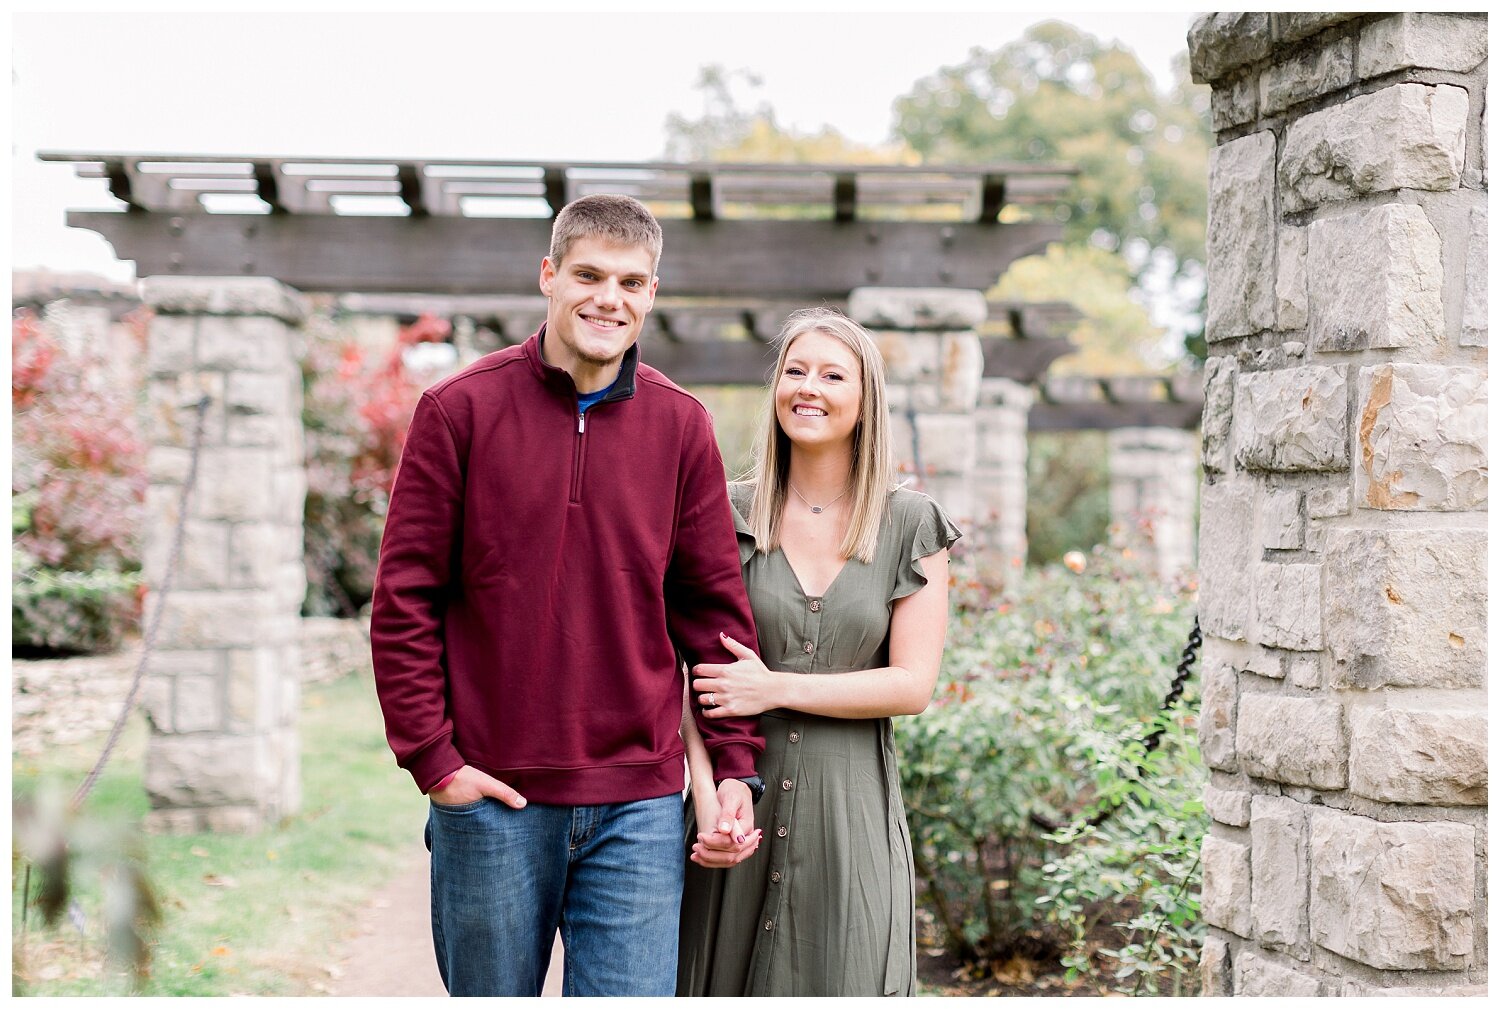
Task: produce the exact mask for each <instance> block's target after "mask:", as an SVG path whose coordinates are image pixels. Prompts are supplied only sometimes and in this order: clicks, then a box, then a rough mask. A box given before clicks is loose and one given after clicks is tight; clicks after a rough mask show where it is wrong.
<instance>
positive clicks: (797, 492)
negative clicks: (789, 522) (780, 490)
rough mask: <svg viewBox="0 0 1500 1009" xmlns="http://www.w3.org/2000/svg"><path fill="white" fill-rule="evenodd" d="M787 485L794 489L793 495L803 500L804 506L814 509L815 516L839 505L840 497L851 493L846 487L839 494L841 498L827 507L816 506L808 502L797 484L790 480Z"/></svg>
mask: <svg viewBox="0 0 1500 1009" xmlns="http://www.w3.org/2000/svg"><path fill="white" fill-rule="evenodd" d="M786 485H787V486H788V487H790V488H791V489H792V493H793V494H795V495H797V497H798V498H800V499H801V501H802V503H803V504H805V505H807V507H809V508H811V509H812V513H813V514H814V515H821V514H823V512H824V511H825V510H826V509H828V508H832V507H833V506H834V505H835V504H837V503H838V500H839V498H840V497H843V496H844V495H845V494H847V493H849V488H848V487H845V488H844V489H843V491H842V492H841V493H840V494H839V497H836V498H834V499H833V500H832V501H830V502H828V503H827V504H826V505H815V504H813V503H812V502H811V501H809V500H807V498H805V497H802V492H801V491H800V490H798V489H797V486H796V484H794V483H792V482H791V481H790V480H788V481H787V482H786Z"/></svg>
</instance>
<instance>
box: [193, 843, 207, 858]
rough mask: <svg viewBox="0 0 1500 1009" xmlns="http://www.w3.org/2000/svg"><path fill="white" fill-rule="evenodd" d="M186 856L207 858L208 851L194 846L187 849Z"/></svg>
mask: <svg viewBox="0 0 1500 1009" xmlns="http://www.w3.org/2000/svg"><path fill="white" fill-rule="evenodd" d="M188 854H189V855H197V856H198V857H199V858H207V857H208V849H207V848H200V847H198V846H197V845H194V846H193V847H191V848H189V849H188Z"/></svg>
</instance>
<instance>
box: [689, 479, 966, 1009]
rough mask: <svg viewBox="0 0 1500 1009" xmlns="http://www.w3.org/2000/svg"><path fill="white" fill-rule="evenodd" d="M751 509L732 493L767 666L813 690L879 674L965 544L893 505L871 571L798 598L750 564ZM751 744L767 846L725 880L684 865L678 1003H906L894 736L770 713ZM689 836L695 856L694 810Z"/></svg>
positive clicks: (790, 579) (740, 488)
mask: <svg viewBox="0 0 1500 1009" xmlns="http://www.w3.org/2000/svg"><path fill="white" fill-rule="evenodd" d="M750 494H751V490H750V488H749V487H748V486H746V485H732V486H731V487H730V499H731V501H732V502H733V503H734V510H735V516H734V518H735V531H736V532H737V533H738V536H739V544H740V564H741V566H742V568H743V570H744V575H745V589H746V591H747V592H748V593H749V596H750V606H751V609H752V610H753V611H754V613H755V626H756V631H757V634H758V636H759V639H760V654H761V657H762V659H763V660H764V661H765V663H766V665H767V666H768V667H769V668H771V669H775V670H781V671H785V672H798V673H812V674H816V673H840V672H848V671H850V670H855V669H875V668H879V667H881V666H885V665H889V659H888V651H889V646H890V640H889V638H890V624H891V604H892V603H893V602H894V601H895V600H897V599H900V598H901V597H902V596H907V595H911V594H912V593H913V592H916V591H917V590H918V589H920V588H921V587H922V586H923V585H925V584H926V581H927V579H926V578H925V577H924V576H923V574H922V570H921V565H920V564H919V563H918V561H919V560H920V559H921V558H923V557H927V556H929V555H931V554H934V553H936V552H937V551H939V550H942V549H945V548H946V547H948V546H949V545H951V544H952V543H953V541H954V540H956V539H958V537H959V535H960V534H959V531H958V529H957V528H955V527H954V525H953V523H952V522H950V521H949V520H948V517H947V516H946V515H945V514H944V513H943V510H942V509H941V508H940V507H938V505H937V502H935V501H933V500H932V499H931V498H930V497H928V496H927V495H925V494H921V493H918V492H916V491H912V490H905V489H902V490H897V491H895V492H894V493H893V494H892V495H891V498H890V506H889V508H888V510H887V516H886V521H885V523H884V524H883V525H882V527H881V531H880V537H879V540H878V542H877V544H876V548H875V558H874V560H873V561H872V562H871V563H869V564H865V563H863V562H861V561H859V560H857V559H851V560H850V561H848V562H847V563H846V564H845V565H844V567H843V568H842V569H841V570H840V571H839V574H838V576H837V577H836V578H835V579H834V580H833V583H832V584H830V585H829V586H828V588H827V590H825V591H824V593H823V595H822V596H818V597H808V596H806V595H805V594H804V593H803V592H802V586H801V585H800V584H799V583H798V581H797V577H796V575H795V574H794V573H793V572H792V569H791V566H790V565H789V564H788V563H787V560H786V558H785V556H783V554H782V553H781V551H780V550H777V551H775V552H774V553H771V554H758V553H756V552H755V540H754V538H753V537H752V536H751V535H750V530H749V526H748V525H746V523H745V520H744V518H743V515H744V514H746V513H748V512H749V510H750ZM761 729H762V731H763V732H764V734H765V737H766V751H765V753H764V755H763V756H762V757H761V760H760V762H759V764H758V770H759V772H760V775H761V777H763V778H764V779H765V781H766V794H765V796H764V797H763V798H762V799H761V801H760V802H759V803H757V804H756V806H755V825H756V826H757V827H760V828H762V830H763V831H764V832H765V833H764V837H763V839H762V840H761V844H760V848H759V850H758V851H756V853H755V854H754V855H753V856H751V857H750V858H749V859H747V860H745V861H744V862H742V863H741V864H740V865H738V866H736V867H734V868H733V869H728V870H725V869H705V868H703V867H702V866H699V865H697V864H696V863H694V862H691V861H689V862H688V863H687V876H686V881H685V884H684V891H683V898H682V919H681V933H680V942H679V956H678V967H677V994H679V995H911V994H913V991H914V989H915V986H916V961H915V957H916V933H915V929H914V926H913V917H914V913H915V906H914V897H915V889H916V888H915V882H914V879H913V875H912V856H911V837H910V835H909V834H908V832H907V827H906V816H905V810H904V807H903V805H902V801H901V776H900V772H899V770H898V768H897V765H896V753H895V747H894V745H893V742H892V735H891V720H890V719H889V718H873V719H845V718H824V717H820V716H817V715H808V714H803V713H801V712H796V711H787V710H782V709H778V710H775V711H768V712H766V713H765V714H763V715H762V716H761ZM687 820H688V823H687V843H688V846H689V847H691V845H692V842H693V840H694V839H695V836H696V834H697V824H696V821H695V820H694V817H693V807H692V802H691V801H689V802H688V804H687Z"/></svg>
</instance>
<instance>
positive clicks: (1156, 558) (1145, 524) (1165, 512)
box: [1109, 427, 1198, 580]
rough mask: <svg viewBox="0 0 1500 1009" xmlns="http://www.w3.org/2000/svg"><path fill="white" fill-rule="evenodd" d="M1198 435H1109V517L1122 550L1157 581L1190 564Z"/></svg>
mask: <svg viewBox="0 0 1500 1009" xmlns="http://www.w3.org/2000/svg"><path fill="white" fill-rule="evenodd" d="M1197 498H1198V435H1197V433H1196V432H1193V431H1178V430H1175V429H1173V428H1166V427H1123V428H1119V429H1118V430H1115V431H1111V432H1109V514H1110V519H1111V525H1112V526H1113V527H1114V529H1115V530H1117V533H1116V535H1117V536H1118V537H1119V539H1120V541H1121V542H1122V544H1123V545H1126V546H1129V547H1130V548H1131V549H1133V550H1137V551H1140V552H1141V553H1143V554H1145V561H1146V564H1147V566H1148V567H1149V568H1150V569H1151V570H1152V571H1155V572H1156V576H1157V577H1158V578H1161V579H1164V580H1165V579H1168V578H1172V577H1175V576H1176V575H1178V574H1180V573H1181V572H1182V571H1183V569H1184V568H1189V567H1191V566H1192V564H1193V534H1194V533H1195V532H1196V529H1195V526H1196V524H1197V521H1196V520H1197V512H1196V509H1195V508H1194V505H1195V504H1196V503H1197Z"/></svg>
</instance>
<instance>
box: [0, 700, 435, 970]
mask: <svg viewBox="0 0 1500 1009" xmlns="http://www.w3.org/2000/svg"><path fill="white" fill-rule="evenodd" d="M301 730H302V768H303V800H302V808H301V810H300V811H299V812H298V813H297V814H296V815H295V816H292V817H290V818H288V819H286V820H284V821H283V822H282V823H280V824H279V825H277V826H275V827H272V828H267V829H265V830H263V831H262V832H261V833H259V834H256V835H253V836H230V835H216V834H193V835H184V836H177V837H170V836H160V835H146V836H141V835H139V833H138V828H139V824H140V822H141V820H142V818H143V817H144V816H145V814H146V812H147V810H148V808H149V805H148V802H147V800H146V796H145V794H144V792H143V790H142V787H141V768H142V766H143V763H144V752H145V738H146V730H145V727H144V724H143V723H142V722H141V721H140V719H139V717H138V716H137V719H136V721H135V723H134V724H132V725H131V727H130V728H129V729H128V731H127V733H126V735H125V737H124V739H123V740H122V743H121V747H120V749H119V750H117V752H116V754H115V756H114V758H113V760H112V761H111V764H110V766H109V768H108V770H106V772H105V774H104V775H103V777H101V779H100V781H99V783H98V786H97V787H96V788H95V790H94V792H93V794H92V795H91V796H90V798H89V802H88V804H87V807H86V809H85V815H84V816H83V817H82V818H81V821H80V823H79V825H78V828H77V829H75V831H74V833H73V834H72V836H73V837H74V847H75V848H76V850H77V851H78V853H79V854H78V855H77V857H76V861H78V862H79V863H80V864H79V865H78V866H77V870H76V872H75V873H74V875H75V879H74V887H75V891H74V898H75V899H76V901H77V904H78V906H79V908H80V909H81V910H82V912H83V930H82V932H80V931H79V929H78V928H77V927H76V926H75V925H74V924H73V923H70V921H69V920H68V917H67V916H66V915H65V916H64V917H63V918H62V919H61V920H60V921H59V922H58V923H57V924H55V925H54V926H52V927H50V928H44V927H41V925H40V920H39V916H38V915H37V913H36V910H35V908H32V909H31V910H30V912H29V913H28V919H29V920H28V923H27V928H26V930H25V934H24V936H23V931H22V926H21V907H22V899H21V882H22V878H23V873H24V863H23V862H21V861H20V860H19V859H17V858H15V857H14V856H13V857H12V883H11V893H12V899H11V922H12V933H11V934H12V959H13V965H14V970H13V989H14V991H15V993H16V994H28V995H115V994H126V993H130V992H131V991H132V989H131V983H130V975H129V972H128V971H127V970H126V969H125V968H124V967H123V966H122V965H120V964H118V963H115V962H112V961H110V960H109V959H108V957H107V956H106V953H105V947H106V941H105V934H104V927H103V923H102V921H101V909H102V906H103V905H102V900H103V897H102V894H101V889H102V884H101V876H100V872H99V870H98V867H97V865H90V864H88V863H89V860H88V858H87V857H86V856H87V853H88V851H89V850H93V849H97V848H98V846H99V844H101V843H102V842H100V841H98V840H97V838H100V837H104V836H111V837H113V838H114V843H116V844H124V845H126V846H127V847H128V846H129V845H130V844H131V843H134V844H136V845H137V847H138V850H139V852H140V853H141V854H140V862H141V864H142V866H143V868H144V871H145V874H146V877H147V879H148V880H149V882H150V885H151V886H152V888H153V890H154V892H155V895H156V899H157V902H158V904H159V906H160V909H161V912H162V920H161V923H160V924H159V926H157V928H156V929H155V931H154V932H153V934H152V948H151V965H150V973H149V976H148V977H147V978H146V979H145V980H144V982H143V983H142V984H141V986H140V988H139V989H136V990H137V991H138V993H140V994H146V995H231V994H254V995H299V994H314V993H315V992H316V991H317V989H315V988H314V987H313V985H314V983H316V982H319V981H323V982H326V981H327V980H328V974H327V971H326V967H327V966H328V965H329V964H331V963H333V962H334V960H335V958H336V956H337V952H338V946H339V943H340V941H341V940H342V939H343V938H345V937H346V936H347V935H349V934H350V932H351V929H352V926H353V921H354V919H353V911H354V909H356V908H357V907H358V906H360V905H361V904H362V903H364V902H365V901H366V900H368V899H369V898H370V897H371V896H372V895H373V894H374V893H375V892H376V891H377V890H379V889H380V888H381V886H383V885H384V884H385V883H386V882H387V881H388V880H389V878H390V877H391V875H392V873H393V871H398V870H399V869H400V868H401V867H403V866H405V865H406V864H409V863H408V860H409V859H410V857H411V855H412V852H413V851H414V850H418V851H419V850H420V849H419V848H416V845H419V844H420V843H421V842H420V840H419V838H420V831H421V829H422V823H423V819H424V817H425V815H426V802H425V800H424V799H423V798H422V796H421V794H420V793H418V792H417V790H416V788H414V787H413V785H412V782H411V779H410V777H409V776H408V775H407V774H406V772H404V771H401V770H399V769H398V768H397V767H396V766H395V762H394V760H393V759H392V757H391V754H390V751H389V750H388V749H387V748H386V744H385V738H384V736H383V731H382V723H381V719H380V710H379V706H378V705H377V704H376V701H375V691H374V685H373V683H372V682H371V681H370V679H369V678H368V677H367V676H358V675H355V676H349V677H345V678H344V679H342V680H339V681H337V682H334V683H332V684H328V685H326V686H320V687H315V688H310V689H308V690H307V691H306V692H305V694H304V697H303V705H302V720H301ZM102 744H103V740H102V739H100V740H98V741H96V742H93V743H90V744H88V745H82V746H77V747H65V748H57V749H55V750H53V751H51V752H49V753H47V754H46V755H45V756H43V757H42V758H40V759H37V760H28V759H24V758H20V757H15V758H13V761H12V769H13V794H14V796H15V797H16V798H18V799H19V798H26V797H30V796H35V795H37V794H39V793H41V792H43V791H45V790H48V789H51V790H54V791H55V792H60V794H62V795H64V796H66V795H70V794H71V793H72V790H73V789H74V788H76V787H77V784H78V782H80V781H81V780H82V779H83V776H84V774H86V773H87V771H88V768H89V766H90V764H91V763H92V761H93V759H94V758H95V757H96V756H97V754H98V751H99V749H100V747H101V746H102ZM89 838H95V839H96V840H94V841H90V840H89ZM131 838H133V839H134V840H133V842H132V841H131V840H129V839H131ZM36 884H37V874H36V873H35V871H33V873H32V887H33V890H35V888H36ZM413 941H422V937H420V936H417V937H414V938H413Z"/></svg>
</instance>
